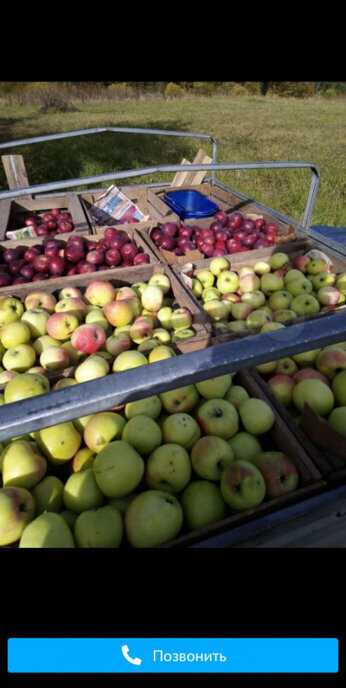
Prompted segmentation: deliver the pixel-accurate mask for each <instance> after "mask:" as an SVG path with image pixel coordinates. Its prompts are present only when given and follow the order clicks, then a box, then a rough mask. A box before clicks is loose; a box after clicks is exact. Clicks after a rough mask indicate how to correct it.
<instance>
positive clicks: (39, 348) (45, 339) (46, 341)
mask: <svg viewBox="0 0 346 688" xmlns="http://www.w3.org/2000/svg"><path fill="white" fill-rule="evenodd" d="M18 324H19V323H18ZM24 324H25V323H23V325H24ZM25 327H27V325H25ZM29 332H30V330H29ZM68 343H69V344H71V342H68ZM32 346H33V348H34V349H35V351H36V353H37V355H38V356H40V355H41V354H42V352H43V351H44V350H45V349H48V347H51V346H60V347H61V346H62V344H61V342H59V340H58V339H53V337H50V336H49V334H43V335H42V336H41V337H37V339H35V341H33V342H32Z"/></svg>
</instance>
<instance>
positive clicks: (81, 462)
mask: <svg viewBox="0 0 346 688" xmlns="http://www.w3.org/2000/svg"><path fill="white" fill-rule="evenodd" d="M95 456H96V454H95V452H93V451H92V450H91V449H89V447H83V448H82V449H79V450H78V451H77V454H75V456H74V457H73V459H72V462H71V471H73V473H77V472H78V471H85V470H86V469H87V468H92V467H93V463H94V459H95Z"/></svg>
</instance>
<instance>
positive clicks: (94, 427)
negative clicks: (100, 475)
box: [83, 411, 126, 454]
mask: <svg viewBox="0 0 346 688" xmlns="http://www.w3.org/2000/svg"><path fill="white" fill-rule="evenodd" d="M125 425H126V420H125V418H123V416H121V415H120V413H115V412H113V411H103V412H102V413H96V414H94V415H92V416H89V420H87V423H86V425H85V428H84V434H83V437H84V442H85V444H86V445H87V447H88V448H89V449H91V451H93V452H94V453H95V454H99V452H100V451H101V450H102V449H104V447H106V446H107V444H109V443H110V442H113V441H114V440H120V439H121V435H122V432H123V430H124V427H125Z"/></svg>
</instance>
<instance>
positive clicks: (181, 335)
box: [172, 328, 196, 344]
mask: <svg viewBox="0 0 346 688" xmlns="http://www.w3.org/2000/svg"><path fill="white" fill-rule="evenodd" d="M195 334H196V333H195V332H194V331H193V330H192V329H191V328H187V329H186V330H176V331H175V332H173V334H172V344H174V343H175V342H181V341H183V340H184V339H191V337H195Z"/></svg>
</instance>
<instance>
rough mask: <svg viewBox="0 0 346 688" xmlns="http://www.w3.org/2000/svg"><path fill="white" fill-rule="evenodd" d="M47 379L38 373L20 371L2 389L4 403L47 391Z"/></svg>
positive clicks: (48, 387)
mask: <svg viewBox="0 0 346 688" xmlns="http://www.w3.org/2000/svg"><path fill="white" fill-rule="evenodd" d="M49 389H50V385H49V380H48V379H47V378H46V377H45V376H44V375H41V374H40V373H35V374H33V373H22V374H18V375H16V376H15V377H14V378H12V380H10V381H9V382H8V383H7V385H6V387H5V391H4V399H5V403H6V404H10V403H12V402H14V401H20V400H21V399H28V398H30V397H34V396H37V395H38V394H44V393H45V392H49Z"/></svg>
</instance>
